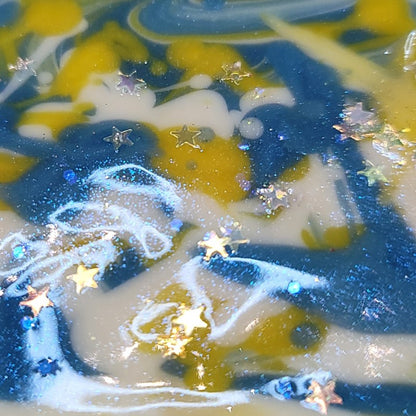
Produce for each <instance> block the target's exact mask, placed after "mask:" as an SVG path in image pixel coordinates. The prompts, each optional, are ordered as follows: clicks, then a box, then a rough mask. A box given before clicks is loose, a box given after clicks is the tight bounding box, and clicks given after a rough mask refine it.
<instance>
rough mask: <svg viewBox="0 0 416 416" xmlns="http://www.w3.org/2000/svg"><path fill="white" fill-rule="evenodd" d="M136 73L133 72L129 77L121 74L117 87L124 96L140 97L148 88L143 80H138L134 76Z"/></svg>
mask: <svg viewBox="0 0 416 416" xmlns="http://www.w3.org/2000/svg"><path fill="white" fill-rule="evenodd" d="M135 73H136V71H133V72H131V73H130V74H129V75H126V74H123V73H122V72H119V74H118V76H119V78H120V80H119V82H118V84H117V85H116V88H117V90H119V91H121V93H122V94H130V95H138V96H139V95H140V94H141V93H142V91H143V90H144V89H146V88H147V83H146V81H144V80H143V79H141V78H136V77H135V76H134V74H135Z"/></svg>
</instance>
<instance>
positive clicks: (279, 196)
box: [256, 184, 292, 215]
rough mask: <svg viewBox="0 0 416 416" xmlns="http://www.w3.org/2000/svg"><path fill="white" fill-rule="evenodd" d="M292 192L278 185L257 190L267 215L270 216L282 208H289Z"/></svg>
mask: <svg viewBox="0 0 416 416" xmlns="http://www.w3.org/2000/svg"><path fill="white" fill-rule="evenodd" d="M291 192H292V191H291V190H285V189H282V188H280V187H278V186H277V185H273V184H270V185H269V186H267V187H264V188H258V189H257V190H256V195H258V197H259V199H260V201H262V204H263V207H264V211H265V212H266V214H268V215H270V214H272V213H274V212H275V211H276V210H277V209H278V208H280V207H283V208H288V207H289V202H288V197H289V195H290V194H291Z"/></svg>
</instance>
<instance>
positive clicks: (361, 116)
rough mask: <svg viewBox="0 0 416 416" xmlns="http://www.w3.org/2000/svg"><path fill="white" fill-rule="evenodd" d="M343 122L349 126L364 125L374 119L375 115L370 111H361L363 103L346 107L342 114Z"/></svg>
mask: <svg viewBox="0 0 416 416" xmlns="http://www.w3.org/2000/svg"><path fill="white" fill-rule="evenodd" d="M342 115H343V121H344V122H345V123H348V124H349V125H354V124H366V123H368V122H369V121H371V120H374V119H375V114H374V113H373V112H371V111H364V110H363V103H361V102H360V103H356V104H354V105H347V106H345V107H344V111H343V112H342Z"/></svg>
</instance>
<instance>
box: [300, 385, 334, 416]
mask: <svg viewBox="0 0 416 416" xmlns="http://www.w3.org/2000/svg"><path fill="white" fill-rule="evenodd" d="M334 389H335V381H334V380H331V381H329V382H328V383H327V384H326V385H325V386H322V385H321V384H319V383H318V382H317V381H315V380H312V381H311V384H310V386H309V390H311V394H310V395H309V396H308V397H306V399H305V400H304V401H305V402H306V403H310V404H312V405H313V407H314V408H316V409H317V410H318V411H319V412H320V413H322V414H324V415H326V414H327V413H328V407H329V405H330V404H342V398H341V397H340V396H338V395H337V394H336V393H335V392H334Z"/></svg>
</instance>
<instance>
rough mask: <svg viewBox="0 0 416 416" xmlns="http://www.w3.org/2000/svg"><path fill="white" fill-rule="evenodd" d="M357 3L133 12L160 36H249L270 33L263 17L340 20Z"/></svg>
mask: <svg viewBox="0 0 416 416" xmlns="http://www.w3.org/2000/svg"><path fill="white" fill-rule="evenodd" d="M352 6H353V2H351V1H348V0H341V1H338V2H337V9H335V10H334V7H333V5H330V4H329V3H327V2H321V3H320V4H319V5H317V4H316V2H302V4H301V5H299V4H295V3H294V2H292V1H290V0H286V1H275V0H264V1H230V2H223V1H220V0H205V1H203V2H202V3H201V2H192V1H190V0H178V1H175V2H172V1H171V0H155V1H152V2H149V3H147V4H146V5H145V6H142V5H140V6H138V7H137V8H136V9H133V12H132V18H133V19H136V20H137V21H138V22H139V23H140V24H141V25H143V27H145V28H146V29H147V30H150V31H152V32H154V33H155V34H157V35H172V36H173V35H180V36H184V35H192V34H203V35H218V34H231V33H232V34H235V33H247V32H252V31H259V30H265V29H268V27H267V26H266V25H265V24H264V22H263V21H262V19H261V15H260V13H259V10H262V11H263V13H266V14H272V15H275V16H279V17H280V18H281V19H284V20H286V21H288V22H294V21H296V22H305V21H311V20H314V19H315V20H316V18H318V17H319V19H320V20H327V21H328V20H337V19H340V18H344V17H345V16H346V15H347V14H348V13H349V12H350V11H351V10H352Z"/></svg>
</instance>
